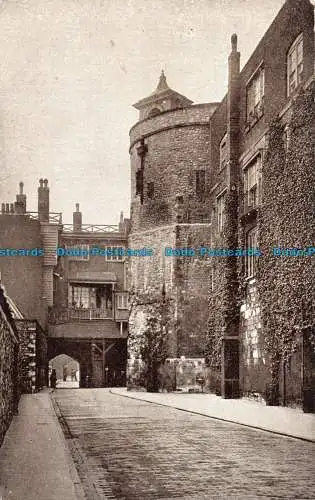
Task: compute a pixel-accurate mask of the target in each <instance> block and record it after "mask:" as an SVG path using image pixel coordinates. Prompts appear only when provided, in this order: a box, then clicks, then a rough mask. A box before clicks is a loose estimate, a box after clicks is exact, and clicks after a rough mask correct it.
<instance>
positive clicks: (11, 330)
mask: <svg viewBox="0 0 315 500" xmlns="http://www.w3.org/2000/svg"><path fill="white" fill-rule="evenodd" d="M17 365H18V337H17V331H16V328H15V325H14V321H13V319H12V316H11V313H10V310H9V306H8V303H7V301H6V298H5V295H4V291H3V289H2V288H1V287H0V444H1V443H2V440H3V437H4V435H5V433H6V431H7V429H8V427H9V425H10V422H11V419H12V417H13V415H14V413H15V411H16V410H17V404H18V380H17Z"/></svg>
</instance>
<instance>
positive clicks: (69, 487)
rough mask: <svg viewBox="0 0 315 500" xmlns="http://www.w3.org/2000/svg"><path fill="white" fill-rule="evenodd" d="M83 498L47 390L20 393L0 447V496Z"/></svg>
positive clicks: (50, 499) (16, 498)
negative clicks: (17, 403) (14, 414)
mask: <svg viewBox="0 0 315 500" xmlns="http://www.w3.org/2000/svg"><path fill="white" fill-rule="evenodd" d="M83 498H84V496H83V493H82V487H81V483H80V480H79V478H78V475H77V472H76V469H75V466H74V463H73V461H72V458H71V456H70V452H69V450H68V448H67V445H66V441H65V438H64V436H63V433H62V430H61V427H60V425H59V422H58V419H57V417H56V415H55V412H54V409H53V406H52V403H51V400H50V396H49V392H48V391H46V392H40V393H37V394H24V395H23V396H22V397H21V400H20V404H19V414H18V415H16V416H15V417H14V418H13V420H12V423H11V425H10V427H9V430H8V432H7V434H6V436H5V439H4V442H3V444H2V447H1V448H0V499H1V500H36V499H38V500H61V499H65V500H82V499H83Z"/></svg>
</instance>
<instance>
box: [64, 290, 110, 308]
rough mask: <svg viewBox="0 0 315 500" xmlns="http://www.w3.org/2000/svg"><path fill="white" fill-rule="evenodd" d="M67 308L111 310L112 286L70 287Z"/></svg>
mask: <svg viewBox="0 0 315 500" xmlns="http://www.w3.org/2000/svg"><path fill="white" fill-rule="evenodd" d="M69 307H71V308H74V309H103V310H105V309H107V310H109V311H110V310H111V309H112V285H111V284H106V285H99V286H93V285H91V286H88V285H82V286H81V285H70V286H69Z"/></svg>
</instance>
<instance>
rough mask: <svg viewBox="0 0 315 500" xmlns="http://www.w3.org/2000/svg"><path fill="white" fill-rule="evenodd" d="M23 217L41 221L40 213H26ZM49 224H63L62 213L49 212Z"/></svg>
mask: <svg viewBox="0 0 315 500" xmlns="http://www.w3.org/2000/svg"><path fill="white" fill-rule="evenodd" d="M21 215H29V217H30V219H35V220H38V219H39V213H38V212H26V213H25V214H21ZM47 222H50V223H55V224H62V213H61V212H49V214H48V220H47Z"/></svg>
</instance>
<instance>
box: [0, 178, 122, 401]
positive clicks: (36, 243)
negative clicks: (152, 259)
mask: <svg viewBox="0 0 315 500" xmlns="http://www.w3.org/2000/svg"><path fill="white" fill-rule="evenodd" d="M26 202H27V200H26V195H25V194H24V193H23V183H20V192H19V194H18V195H17V197H16V202H15V203H3V204H2V213H1V214H0V229H1V231H0V248H1V257H0V272H1V279H2V282H3V283H4V284H5V286H6V289H7V291H8V294H9V295H10V298H11V299H12V301H11V302H12V307H14V305H15V306H16V307H15V308H16V315H15V317H14V320H15V324H16V328H17V331H18V332H19V347H20V364H19V367H20V378H19V386H20V389H21V391H22V392H34V391H37V390H39V389H40V388H41V387H43V386H44V385H48V361H49V360H51V359H52V358H54V357H56V356H58V355H59V354H67V355H69V356H71V357H73V358H74V359H76V360H77V361H78V362H79V363H80V374H81V380H80V386H93V387H100V386H104V385H113V386H115V385H123V384H124V383H125V377H126V357H127V346H126V343H127V342H126V337H127V332H128V328H127V319H128V300H127V292H126V261H125V258H124V257H121V256H120V255H118V256H116V255H115V252H114V251H113V252H112V253H113V255H111V254H110V252H111V251H112V250H113V249H118V248H125V247H126V244H127V233H128V230H129V225H128V219H124V218H123V214H121V218H120V222H119V224H118V225H117V226H109V225H108V226H105V225H103V226H102V225H93V224H82V214H81V212H80V211H79V206H78V205H77V207H76V211H75V212H74V214H73V224H63V223H62V217H61V214H60V213H52V212H50V211H49V187H48V181H47V180H43V179H41V180H40V185H39V188H38V212H29V211H28V210H27V207H26ZM93 248H96V249H101V250H103V251H104V250H108V251H109V255H108V256H104V255H94V254H93V255H92V253H91V252H92V249H93ZM73 251H75V252H79V253H80V252H81V253H82V255H75V254H73ZM21 283H23V285H21Z"/></svg>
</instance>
